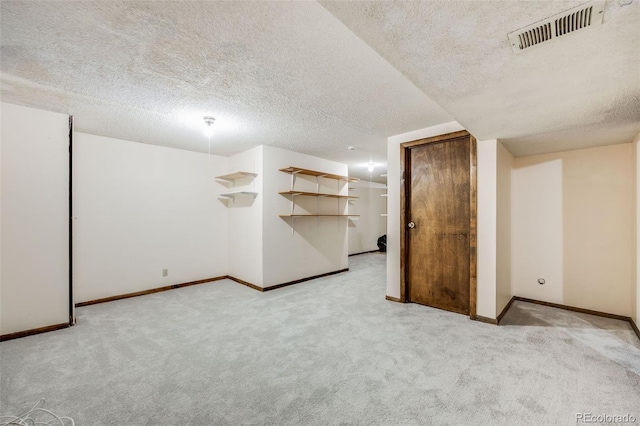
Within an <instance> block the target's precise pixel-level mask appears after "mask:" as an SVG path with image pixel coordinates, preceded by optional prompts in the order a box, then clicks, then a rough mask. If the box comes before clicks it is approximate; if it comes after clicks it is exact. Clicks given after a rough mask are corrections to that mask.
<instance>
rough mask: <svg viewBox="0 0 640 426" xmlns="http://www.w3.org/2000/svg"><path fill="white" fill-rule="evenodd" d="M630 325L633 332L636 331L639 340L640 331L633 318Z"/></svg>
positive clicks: (630, 319)
mask: <svg viewBox="0 0 640 426" xmlns="http://www.w3.org/2000/svg"><path fill="white" fill-rule="evenodd" d="M629 324H631V328H633V331H635V333H636V336H638V339H640V330H638V324H636V323H635V321H634V320H633V318H629Z"/></svg>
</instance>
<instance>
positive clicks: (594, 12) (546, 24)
mask: <svg viewBox="0 0 640 426" xmlns="http://www.w3.org/2000/svg"><path fill="white" fill-rule="evenodd" d="M604 3H605V0H592V1H590V2H589V3H585V4H582V5H580V6H577V7H574V8H573V9H569V10H567V11H565V12H562V13H559V14H557V15H555V16H552V17H550V18H547V19H544V20H542V21H539V22H536V23H535V24H532V25H529V26H526V27H524V28H521V29H519V30H518V31H514V32H512V33H510V34H509V42H510V43H511V48H512V49H513V53H520V52H522V51H523V50H526V49H529V48H531V47H533V46H536V45H538V44H540V43H545V42H549V41H553V39H555V38H558V37H561V36H563V35H567V34H569V33H572V32H575V31H578V30H581V29H584V28H588V27H592V26H594V25H597V24H601V23H602V15H603V14H604Z"/></svg>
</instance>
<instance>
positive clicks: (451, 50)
mask: <svg viewBox="0 0 640 426" xmlns="http://www.w3.org/2000/svg"><path fill="white" fill-rule="evenodd" d="M584 3H585V1H584V0H577V1H533V2H527V1H492V2H488V1H477V2H476V1H467V2H459V1H456V2H450V1H428V2H334V1H321V4H322V5H323V6H324V7H325V8H327V10H329V11H330V12H331V13H332V14H333V15H335V16H336V17H337V18H338V19H340V20H341V21H342V22H344V24H345V25H346V26H348V27H349V28H350V29H351V30H352V31H353V32H354V33H355V34H357V35H358V36H359V37H360V38H361V39H362V40H364V41H365V42H366V43H367V44H369V45H370V46H371V47H372V48H373V49H375V50H376V51H377V52H378V53H380V55H381V56H383V57H384V58H385V59H386V60H388V61H389V63H391V64H392V65H393V66H395V67H396V68H397V69H398V70H400V71H401V72H402V73H403V74H404V75H405V76H406V77H407V78H408V79H409V80H411V81H412V82H413V83H414V84H415V85H416V86H417V87H419V88H420V89H422V91H423V92H424V93H426V94H427V95H429V96H430V97H431V98H432V99H433V100H435V101H436V102H437V103H438V104H439V105H441V106H442V107H443V108H444V109H446V110H447V111H449V112H450V113H451V114H452V115H453V116H454V117H455V118H456V120H457V121H458V122H460V123H461V124H462V125H463V126H464V127H465V128H467V129H469V131H471V132H472V133H473V134H474V135H475V136H476V137H478V138H479V139H493V138H500V139H502V140H503V142H504V143H505V145H506V146H507V148H508V149H509V150H510V151H511V152H512V153H513V154H515V155H528V154H534V153H539V152H549V151H562V150H567V149H574V148H579V147H586V146H592V145H593V144H597V145H604V144H614V143H622V142H631V140H632V139H633V137H634V136H635V135H636V134H637V133H638V132H640V30H638V28H639V27H640V6H639V4H638V3H639V2H638V0H634V1H633V3H632V4H630V5H627V6H624V5H623V4H622V3H621V2H619V1H617V0H607V3H606V9H605V14H604V21H603V24H602V26H599V27H593V28H589V29H587V30H582V31H580V32H578V33H575V34H570V35H567V36H564V37H562V38H559V39H556V40H555V41H554V42H550V43H549V44H545V45H541V46H539V47H536V48H532V49H531V50H530V51H527V52H523V53H521V54H520V55H514V54H513V53H512V51H511V48H510V45H509V42H508V39H507V34H508V33H510V32H512V31H515V30H517V29H519V28H522V27H525V26H527V25H529V24H532V23H534V22H536V21H540V20H542V19H545V18H547V17H550V16H553V15H555V14H557V13H560V12H563V11H565V10H567V9H570V8H572V7H574V6H577V5H580V4H584ZM569 129H571V130H569ZM556 132H557V133H556ZM538 135H539V136H538Z"/></svg>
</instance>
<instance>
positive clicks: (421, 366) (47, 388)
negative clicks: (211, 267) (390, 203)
mask: <svg viewBox="0 0 640 426" xmlns="http://www.w3.org/2000/svg"><path fill="white" fill-rule="evenodd" d="M349 263H350V265H349V266H350V268H351V270H350V271H349V272H347V273H343V274H339V275H334V276H330V277H326V278H322V279H318V280H314V281H309V282H306V283H302V284H297V285H294V286H290V287H286V288H282V289H278V290H274V291H271V292H267V293H259V292H256V291H254V290H251V289H249V288H247V287H244V286H242V285H239V284H236V283H234V282H231V281H228V280H225V281H217V282H214V283H209V284H202V285H198V286H193V287H186V288H182V289H178V290H172V291H168V292H164V293H157V294H153V295H148V296H143V297H138V298H132V299H126V300H121V301H116V302H110V303H104V304H100V305H93V306H87V307H84V308H79V309H78V310H77V315H78V324H77V325H76V326H75V327H72V328H69V329H66V330H61V331H56V332H51V333H46V334H41V335H37V336H32V337H27V338H23V339H17V340H13V341H8V342H3V343H1V344H0V375H1V387H0V414H12V415H18V414H22V412H24V411H27V410H28V409H29V408H30V407H31V406H33V405H34V404H35V403H36V402H37V401H38V400H39V399H40V398H45V399H46V404H45V408H47V409H49V410H51V411H53V412H54V413H56V414H58V415H60V416H63V415H64V416H69V417H71V418H73V419H74V420H75V423H76V425H86V426H100V425H110V426H111V425H122V426H127V425H133V426H137V425H154V426H160V425H171V426H177V425H203V426H204V425H349V424H351V425H509V426H511V425H522V426H524V425H574V424H576V423H577V421H576V420H577V417H576V416H577V414H579V413H591V414H593V415H603V414H607V415H625V414H631V415H633V416H635V418H636V422H638V423H640V343H639V341H638V339H637V338H636V337H635V335H634V334H633V331H632V330H631V328H630V327H629V325H628V324H627V323H625V322H622V321H616V320H610V319H605V318H599V317H594V316H590V315H583V314H576V313H572V312H567V311H563V310H558V309H554V308H548V307H544V306H539V305H533V304H529V303H523V302H516V303H514V304H513V306H512V307H511V309H510V311H509V312H508V313H507V315H506V316H505V317H504V320H503V325H502V326H500V327H496V326H493V325H488V324H484V323H479V322H475V321H470V320H469V319H468V317H465V316H462V315H457V314H453V313H448V312H444V311H440V310H437V309H432V308H428V307H425V306H420V305H415V304H399V303H393V302H388V301H386V300H385V299H384V297H385V258H384V255H383V254H379V253H373V254H366V255H360V256H354V257H351V258H350V259H349ZM578 424H579V422H578Z"/></svg>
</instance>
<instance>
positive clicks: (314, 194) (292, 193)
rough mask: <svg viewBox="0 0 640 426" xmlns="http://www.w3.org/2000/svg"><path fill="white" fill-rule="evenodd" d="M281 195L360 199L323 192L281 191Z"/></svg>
mask: <svg viewBox="0 0 640 426" xmlns="http://www.w3.org/2000/svg"><path fill="white" fill-rule="evenodd" d="M278 194H280V195H304V196H308V197H328V198H349V199H355V198H360V197H354V196H353V195H339V194H323V193H321V192H305V191H281V192H279V193H278Z"/></svg>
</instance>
